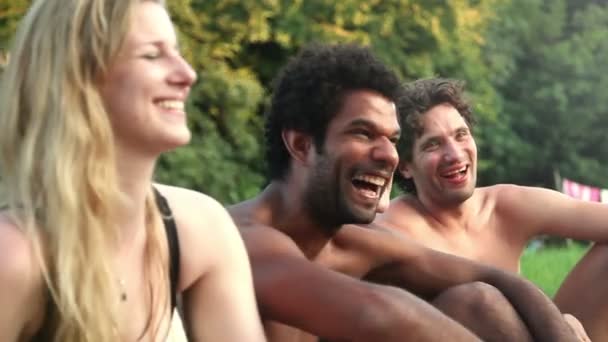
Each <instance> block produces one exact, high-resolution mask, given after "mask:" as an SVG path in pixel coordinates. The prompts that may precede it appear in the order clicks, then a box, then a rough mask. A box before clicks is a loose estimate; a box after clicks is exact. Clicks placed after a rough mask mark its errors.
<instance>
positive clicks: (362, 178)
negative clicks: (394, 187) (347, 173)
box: [354, 175, 386, 186]
mask: <svg viewBox="0 0 608 342" xmlns="http://www.w3.org/2000/svg"><path fill="white" fill-rule="evenodd" d="M354 179H356V180H360V181H363V182H367V183H371V184H374V185H377V186H384V184H385V183H386V179H384V178H382V177H376V176H368V175H358V176H355V178H354Z"/></svg>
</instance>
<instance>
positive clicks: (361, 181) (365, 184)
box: [352, 175, 387, 198]
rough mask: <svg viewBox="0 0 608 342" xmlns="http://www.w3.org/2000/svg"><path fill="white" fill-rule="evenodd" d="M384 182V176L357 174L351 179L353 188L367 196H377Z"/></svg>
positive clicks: (380, 192)
mask: <svg viewBox="0 0 608 342" xmlns="http://www.w3.org/2000/svg"><path fill="white" fill-rule="evenodd" d="M386 182H387V180H386V178H383V177H378V176H371V175H357V176H355V177H353V179H352V183H353V185H354V187H355V189H357V191H359V193H361V194H363V195H364V196H365V197H369V198H379V197H380V194H382V189H383V188H384V185H385V184H386Z"/></svg>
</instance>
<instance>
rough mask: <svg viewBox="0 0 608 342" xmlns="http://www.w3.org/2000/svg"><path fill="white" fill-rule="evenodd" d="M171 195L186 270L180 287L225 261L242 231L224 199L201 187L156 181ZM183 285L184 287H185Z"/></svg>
mask: <svg viewBox="0 0 608 342" xmlns="http://www.w3.org/2000/svg"><path fill="white" fill-rule="evenodd" d="M155 186H156V187H157V189H158V190H159V191H160V192H161V194H162V195H163V196H165V198H166V199H167V202H168V203H169V206H170V208H171V210H172V212H173V216H174V218H175V223H176V226H177V231H178V237H179V244H180V252H181V257H182V262H181V266H182V271H183V272H182V274H183V277H181V279H180V285H181V286H180V287H182V286H184V285H185V287H187V286H188V284H190V283H191V281H192V280H194V278H197V277H198V276H200V275H201V274H202V273H205V272H206V270H208V269H210V268H212V267H213V266H215V265H216V264H218V263H221V262H222V261H221V260H222V258H225V257H226V256H225V255H223V254H225V251H226V250H230V249H231V246H233V245H234V244H235V243H236V244H240V243H241V241H240V235H239V233H238V231H237V229H236V226H235V225H234V222H233V221H232V219H231V217H230V215H229V214H228V212H227V211H226V209H225V208H224V206H222V204H221V203H219V202H218V201H216V200H215V199H213V198H212V197H210V196H208V195H205V194H202V193H200V192H197V191H193V190H189V189H184V188H179V187H172V186H166V185H155ZM182 288H183V287H182Z"/></svg>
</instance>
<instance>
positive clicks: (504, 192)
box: [475, 184, 560, 210]
mask: <svg viewBox="0 0 608 342" xmlns="http://www.w3.org/2000/svg"><path fill="white" fill-rule="evenodd" d="M475 192H476V195H478V196H480V198H482V199H483V200H484V201H488V202H492V203H494V204H495V206H496V209H497V210H501V209H507V210H510V209H513V207H514V206H519V205H522V204H525V205H526V206H529V205H530V204H531V202H530V201H534V200H535V199H542V198H546V197H547V196H549V197H550V196H555V195H560V193H559V192H557V191H555V190H552V189H545V188H540V187H531V186H522V185H516V184H496V185H491V186H486V187H480V188H477V189H476V190H475ZM538 204H539V205H540V203H538Z"/></svg>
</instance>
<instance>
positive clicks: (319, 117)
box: [264, 44, 402, 180]
mask: <svg viewBox="0 0 608 342" xmlns="http://www.w3.org/2000/svg"><path fill="white" fill-rule="evenodd" d="M359 89H367V90H372V91H376V92H378V93H380V94H382V95H383V96H385V97H386V98H387V99H389V100H391V101H393V102H394V103H395V104H396V103H397V99H398V98H399V97H400V94H401V89H402V84H401V82H400V81H399V78H398V76H397V75H396V74H395V73H394V72H393V71H392V70H390V69H389V68H388V67H387V66H386V65H384V64H383V63H382V62H381V61H380V60H379V59H377V58H376V57H375V56H374V55H373V54H372V52H371V51H370V50H369V49H368V48H365V47H360V46H355V45H318V44H314V45H310V46H308V47H306V48H305V49H303V50H302V51H301V52H300V53H299V54H298V55H297V56H295V57H294V58H293V59H291V60H290V61H289V63H288V64H287V65H286V66H285V67H284V68H283V69H282V71H281V72H280V73H279V75H278V78H277V79H276V81H275V85H274V94H273V97H272V103H271V107H270V110H269V112H268V114H267V117H266V123H265V127H264V128H265V129H264V131H265V132H264V138H265V143H266V160H267V163H268V176H269V178H270V180H274V179H283V178H284V177H285V175H286V174H287V171H288V169H289V162H290V155H289V152H288V151H287V149H286V147H285V145H284V143H283V139H282V137H281V135H282V132H283V130H286V129H289V130H297V131H300V132H303V133H306V134H310V135H311V136H312V137H313V141H314V144H315V148H316V149H317V151H322V149H323V144H324V142H325V134H326V131H327V126H328V125H329V122H330V121H331V120H332V119H333V118H334V116H335V115H336V114H337V113H338V112H339V111H340V109H341V106H342V103H343V99H344V96H345V95H346V94H347V93H348V92H349V91H352V90H359Z"/></svg>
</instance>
